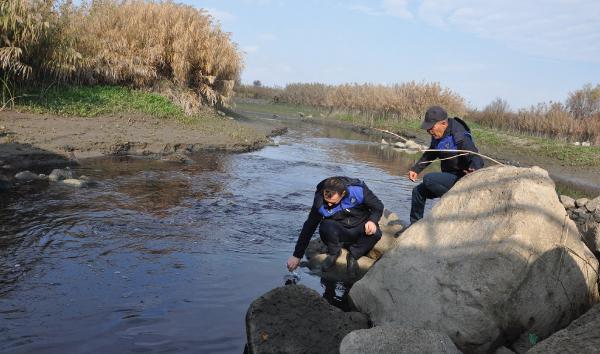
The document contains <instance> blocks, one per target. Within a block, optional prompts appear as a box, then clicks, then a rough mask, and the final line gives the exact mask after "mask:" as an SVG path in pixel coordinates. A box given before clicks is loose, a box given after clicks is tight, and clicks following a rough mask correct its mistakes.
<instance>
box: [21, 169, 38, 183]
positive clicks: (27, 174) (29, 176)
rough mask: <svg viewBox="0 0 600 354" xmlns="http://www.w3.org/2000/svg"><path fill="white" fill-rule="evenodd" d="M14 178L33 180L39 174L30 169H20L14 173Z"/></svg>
mask: <svg viewBox="0 0 600 354" xmlns="http://www.w3.org/2000/svg"><path fill="white" fill-rule="evenodd" d="M15 179H16V180H18V181H26V182H27V181H35V180H37V179H39V176H38V175H37V174H35V173H33V172H30V171H22V172H19V173H17V174H16V175H15Z"/></svg>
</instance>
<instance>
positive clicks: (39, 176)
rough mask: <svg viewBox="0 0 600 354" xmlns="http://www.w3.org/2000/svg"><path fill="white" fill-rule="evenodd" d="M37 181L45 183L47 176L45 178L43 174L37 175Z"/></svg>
mask: <svg viewBox="0 0 600 354" xmlns="http://www.w3.org/2000/svg"><path fill="white" fill-rule="evenodd" d="M38 179H39V180H41V181H47V180H48V176H46V175H45V174H43V173H40V174H39V175H38Z"/></svg>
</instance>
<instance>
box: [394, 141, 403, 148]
mask: <svg viewBox="0 0 600 354" xmlns="http://www.w3.org/2000/svg"><path fill="white" fill-rule="evenodd" d="M394 147H395V148H399V149H404V148H405V147H406V144H404V143H403V142H401V141H396V142H395V143H394Z"/></svg>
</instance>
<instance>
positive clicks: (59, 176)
mask: <svg viewBox="0 0 600 354" xmlns="http://www.w3.org/2000/svg"><path fill="white" fill-rule="evenodd" d="M70 178H73V171H71V170H70V169H68V168H66V169H64V170H62V169H60V168H55V169H54V170H52V172H50V175H49V176H48V179H49V180H50V181H52V182H56V181H60V180H63V179H70Z"/></svg>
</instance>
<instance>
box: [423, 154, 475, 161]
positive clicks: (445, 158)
mask: <svg viewBox="0 0 600 354" xmlns="http://www.w3.org/2000/svg"><path fill="white" fill-rule="evenodd" d="M465 155H469V153H467V152H465V153H462V154H458V155H454V156H450V157H444V158H443V159H438V160H439V161H444V160H450V159H453V158H455V157H460V156H465ZM434 161H436V160H430V161H422V162H419V163H430V162H434Z"/></svg>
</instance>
